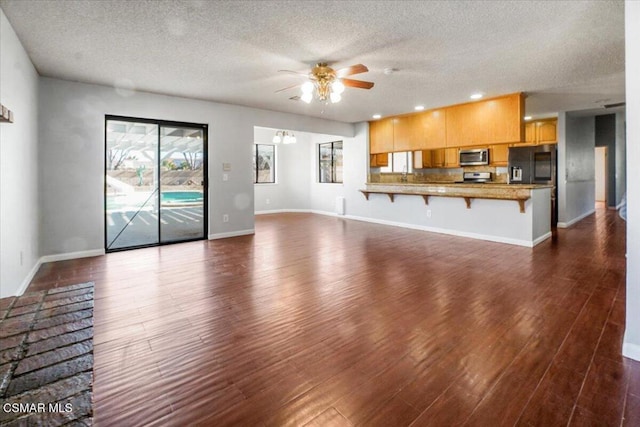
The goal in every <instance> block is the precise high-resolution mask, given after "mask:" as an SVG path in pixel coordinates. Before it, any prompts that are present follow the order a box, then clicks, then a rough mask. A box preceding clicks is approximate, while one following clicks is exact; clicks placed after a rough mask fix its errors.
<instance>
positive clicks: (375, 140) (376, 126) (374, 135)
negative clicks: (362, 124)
mask: <svg viewBox="0 0 640 427" xmlns="http://www.w3.org/2000/svg"><path fill="white" fill-rule="evenodd" d="M369 144H370V147H369V150H370V154H379V153H390V152H392V151H393V117H389V118H386V119H380V120H377V121H375V122H369Z"/></svg>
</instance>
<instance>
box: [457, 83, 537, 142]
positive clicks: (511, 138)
mask: <svg viewBox="0 0 640 427" xmlns="http://www.w3.org/2000/svg"><path fill="white" fill-rule="evenodd" d="M446 110H447V126H446V128H447V147H469V146H473V145H483V144H505V143H510V142H518V141H522V140H523V138H524V122H523V120H522V115H523V113H524V95H523V94H521V93H515V94H512V95H506V96H501V97H498V98H492V99H487V100H484V101H477V102H470V103H467V104H460V105H454V106H452V107H449V108H447V109H446Z"/></svg>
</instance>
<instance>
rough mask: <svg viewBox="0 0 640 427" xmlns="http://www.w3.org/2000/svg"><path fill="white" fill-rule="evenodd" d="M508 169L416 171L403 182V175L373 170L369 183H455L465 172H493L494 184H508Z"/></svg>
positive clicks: (478, 168) (490, 167) (432, 169)
mask: <svg viewBox="0 0 640 427" xmlns="http://www.w3.org/2000/svg"><path fill="white" fill-rule="evenodd" d="M507 171H508V169H507V168H506V167H494V166H468V167H463V168H446V169H445V168H443V169H437V168H425V169H414V171H413V172H412V173H407V174H406V181H403V180H402V177H403V174H402V173H398V172H394V173H379V172H378V173H376V172H374V169H372V171H371V173H370V174H369V182H382V183H392V182H407V183H421V182H455V181H462V174H463V172H491V174H492V178H493V182H496V183H504V184H506V183H507V173H508V172H507Z"/></svg>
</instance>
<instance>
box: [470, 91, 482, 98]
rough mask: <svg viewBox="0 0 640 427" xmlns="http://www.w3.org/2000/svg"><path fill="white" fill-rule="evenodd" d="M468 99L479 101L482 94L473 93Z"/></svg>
mask: <svg viewBox="0 0 640 427" xmlns="http://www.w3.org/2000/svg"><path fill="white" fill-rule="evenodd" d="M469 98H471V99H480V98H482V94H481V93H480V92H478V93H474V94H473V95H471V96H470V97H469Z"/></svg>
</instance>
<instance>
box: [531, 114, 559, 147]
mask: <svg viewBox="0 0 640 427" xmlns="http://www.w3.org/2000/svg"><path fill="white" fill-rule="evenodd" d="M537 124H538V125H537V129H536V134H537V140H536V143H537V144H554V143H556V142H558V119H550V120H538V122H537Z"/></svg>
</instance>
